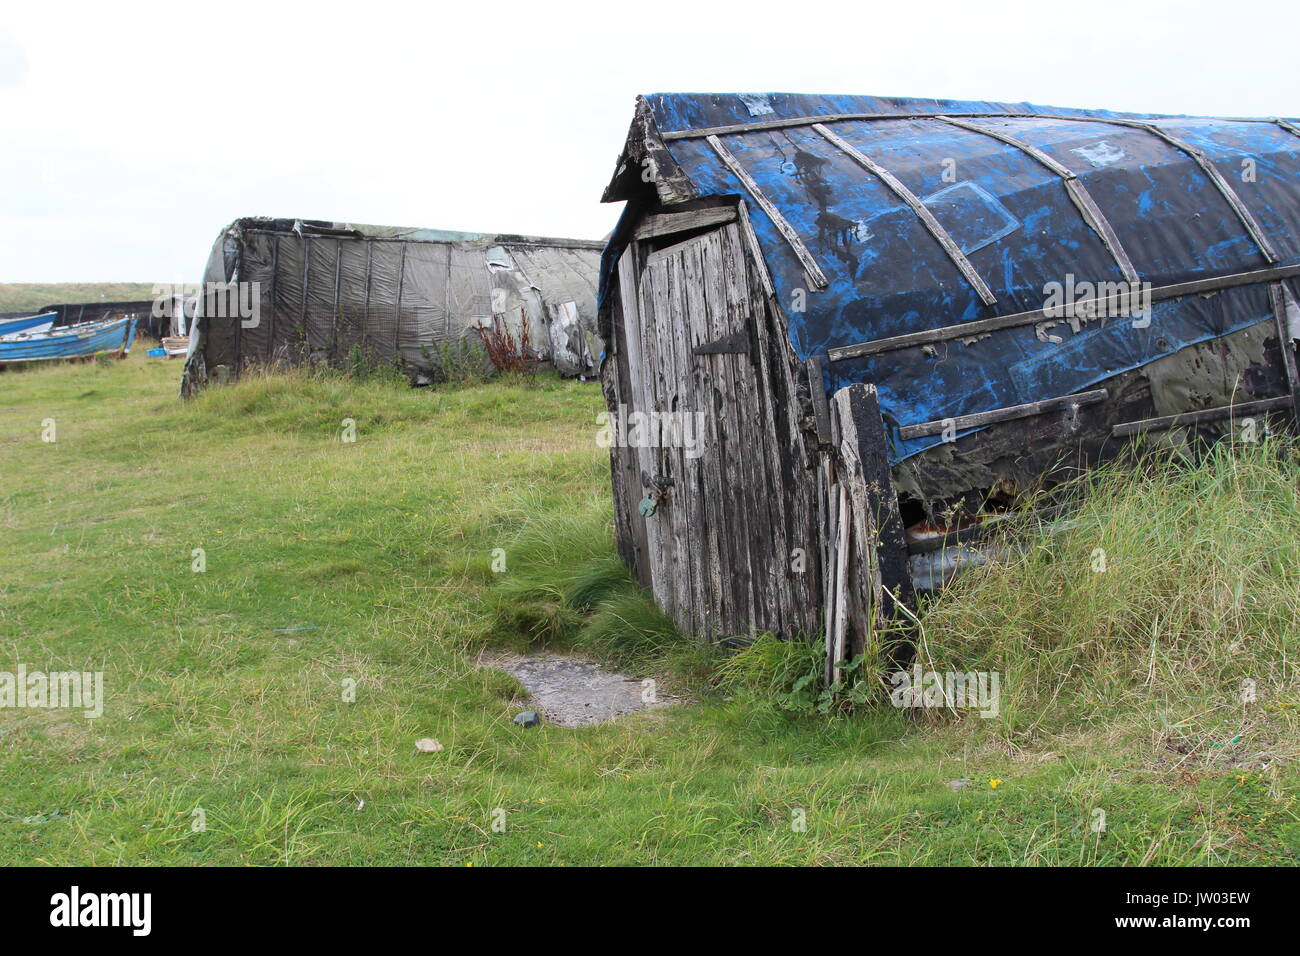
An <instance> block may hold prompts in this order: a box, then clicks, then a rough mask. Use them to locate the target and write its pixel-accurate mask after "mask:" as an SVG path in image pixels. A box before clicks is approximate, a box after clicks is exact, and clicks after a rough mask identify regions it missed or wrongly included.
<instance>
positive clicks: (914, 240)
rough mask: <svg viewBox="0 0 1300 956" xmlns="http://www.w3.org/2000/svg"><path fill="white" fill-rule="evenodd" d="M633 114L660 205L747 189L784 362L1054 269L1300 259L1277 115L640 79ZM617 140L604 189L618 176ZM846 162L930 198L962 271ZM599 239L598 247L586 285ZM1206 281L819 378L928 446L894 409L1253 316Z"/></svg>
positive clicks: (1025, 285) (983, 398) (908, 324)
mask: <svg viewBox="0 0 1300 956" xmlns="http://www.w3.org/2000/svg"><path fill="white" fill-rule="evenodd" d="M640 109H641V116H642V123H643V124H644V130H646V131H648V132H649V135H650V137H651V138H652V139H653V140H654V142H653V143H652V145H650V146H649V147H644V146H642V145H641V144H637V146H638V147H640V148H641V153H642V154H643V155H644V157H646V158H648V160H649V161H650V163H653V165H654V172H655V176H656V182H655V185H656V188H657V189H658V191H659V195H660V198H661V200H665V201H672V202H679V201H683V200H690V199H698V198H701V197H713V196H730V195H735V196H742V197H744V198H746V199H747V200H748V201H749V203H750V205H751V213H752V219H753V224H754V229H755V230H756V232H757V235H758V239H759V242H760V244H761V247H762V252H763V255H764V257H765V258H766V260H767V265H768V267H769V268H770V269H771V272H772V277H773V280H774V282H775V285H776V291H777V298H778V301H780V302H781V303H782V305H783V306H784V307H785V312H786V315H787V318H788V324H789V336H790V341H791V343H792V345H793V347H794V349H795V351H796V352H797V354H798V356H799V357H800V358H801V359H806V358H809V357H812V356H818V355H821V356H826V355H828V353H829V355H830V356H831V357H832V358H834V357H835V351H834V350H836V349H837V348H843V347H848V346H853V345H857V344H860V343H867V342H871V341H874V340H880V339H885V338H890V337H895V336H901V335H906V334H909V333H916V332H921V331H926V330H934V329H937V328H941V327H948V326H955V325H959V324H963V323H969V322H976V321H979V320H982V319H989V318H993V317H997V316H1006V315H1009V314H1016V313H1023V312H1029V311H1032V310H1036V309H1040V308H1041V307H1042V306H1043V304H1044V297H1045V295H1046V292H1045V290H1046V289H1047V288H1048V287H1049V284H1051V283H1053V282H1061V283H1063V282H1065V281H1066V279H1067V277H1069V276H1073V277H1075V279H1076V281H1078V282H1085V281H1086V282H1092V283H1097V282H1126V281H1137V282H1140V283H1149V284H1150V285H1151V286H1153V287H1163V286H1170V285H1174V284H1177V283H1184V282H1188V281H1193V280H1197V279H1204V278H1207V277H1213V276H1224V275H1229V274H1233V273H1243V272H1249V271H1252V270H1259V269H1264V268H1268V267H1280V266H1288V265H1296V264H1300V125H1297V122H1296V121H1288V120H1243V119H1208V118H1195V117H1184V116H1139V115H1136V114H1131V113H1112V112H1109V111H1105V110H1080V109H1062V108H1053V107H1040V106H1033V105H1030V104H1025V103H1018V104H1010V103H983V102H970V101H955V100H921V99H894V98H882V97H870V96H809V95H795V94H745V95H730V94H728V95H706V94H685V93H683V94H656V95H652V96H648V97H645V98H643V100H642V101H641V105H640ZM816 124H820V126H821V128H820V129H819V128H818V126H817V125H816ZM823 130H824V131H825V132H824V131H823ZM826 132H829V133H830V134H831V135H830V136H827V135H826ZM635 135H637V136H640V135H641V132H640V131H637V132H636V133H635ZM629 145H630V146H631V145H632V141H631V140H629ZM718 147H721V148H722V151H724V152H725V153H726V154H728V155H729V157H730V161H729V160H728V159H726V158H724V156H723V153H722V152H720V151H719V149H718ZM636 152H637V150H635V149H634V150H632V151H631V152H630V153H628V154H625V160H624V164H623V166H622V167H621V168H620V170H619V172H618V174H617V175H616V177H615V180H614V182H613V183H612V184H611V186H610V189H609V190H608V191H607V193H606V198H607V199H619V198H629V197H631V196H633V195H635V194H636V192H637V191H638V188H639V187H638V185H637V184H636V180H637V179H639V178H640V175H641V173H642V172H643V169H644V168H645V167H646V166H647V165H648V164H647V163H646V161H645V158H643V159H642V160H641V162H640V163H639V164H636V167H635V168H633V164H630V163H628V162H627V159H628V158H635V157H634V155H633V154H635V153H636ZM855 154H856V155H855ZM863 157H865V160H866V162H867V163H868V164H875V165H877V166H878V167H880V168H881V169H883V170H885V171H887V173H888V174H889V175H890V176H892V177H893V178H894V179H895V180H896V181H897V182H898V183H900V184H901V185H902V186H903V187H904V188H905V189H906V190H907V191H908V192H910V193H911V194H912V196H914V197H916V198H917V199H918V200H919V201H920V203H921V204H922V205H923V206H924V207H925V209H926V210H928V211H929V212H930V213H931V214H932V215H933V217H934V218H935V220H936V221H937V222H938V223H939V225H940V226H941V228H942V229H943V230H944V231H945V232H946V233H947V234H948V236H949V237H950V238H951V241H952V242H953V243H954V244H955V246H956V247H957V249H958V251H959V252H960V255H961V257H963V258H964V259H965V260H966V262H967V263H968V265H969V272H970V275H968V274H965V273H964V272H963V271H962V268H961V267H960V265H959V264H958V263H957V262H956V261H955V259H954V256H953V255H951V254H949V252H948V251H947V250H946V249H945V247H944V246H943V245H942V244H941V243H940V242H939V241H938V240H937V239H936V237H935V234H934V233H933V231H932V230H930V229H928V228H927V225H926V223H925V222H924V220H923V218H922V217H921V216H919V215H918V214H917V212H916V211H915V210H914V209H913V208H910V207H909V205H908V203H907V202H906V201H905V200H904V199H903V198H900V194H899V192H898V191H897V190H896V189H894V188H891V186H890V184H889V183H888V182H887V181H886V179H885V178H884V177H882V176H880V175H878V174H877V173H876V172H873V171H872V170H871V169H870V168H869V166H867V165H864V162H863V159H862V158H863ZM745 180H749V182H746V181H745ZM756 191H757V192H760V193H761V194H762V196H761V199H763V200H766V202H764V201H760V197H757V196H756V195H755V192H756ZM1080 197H1082V202H1081V198H1080ZM1085 204H1086V205H1085ZM633 205H634V204H629V210H628V213H627V214H628V215H633V216H634V215H637V214H639V213H638V212H637V211H636V210H635V209H634V208H633ZM773 211H775V212H776V214H777V215H778V216H779V217H780V218H781V219H782V220H783V222H781V223H778V221H777V220H776V218H775V217H774V216H773V215H772V212H773ZM1099 222H1100V224H1101V227H1100V228H1099V226H1098V223H1099ZM790 231H792V232H793V234H794V235H795V236H796V242H797V243H799V244H801V245H802V246H803V247H804V249H805V250H806V254H807V256H808V258H809V259H810V260H811V261H812V263H814V266H815V268H816V269H819V270H820V272H821V274H822V275H823V276H824V277H825V286H824V288H821V289H817V287H816V284H815V282H813V281H811V278H812V277H811V276H810V270H809V268H808V267H807V264H806V262H805V261H801V258H800V256H799V254H798V251H797V249H796V245H795V243H792V242H791V241H790V237H789V232H790ZM616 235H618V233H617V232H616ZM620 251H621V249H620V246H619V244H618V243H617V242H614V243H611V245H610V247H609V248H608V249H607V252H606V261H605V269H604V271H603V274H602V279H603V283H602V296H604V295H605V293H606V290H607V287H608V284H609V281H610V279H611V276H612V273H611V269H612V266H613V263H614V261H616V259H617V256H618V254H619V252H620ZM971 275H973V276H974V277H975V281H972V279H971ZM981 285H982V287H983V289H981ZM982 292H983V294H982ZM1217 298H1218V300H1217V301H1209V300H1198V299H1197V298H1196V297H1195V296H1193V297H1189V298H1182V299H1178V300H1175V301H1169V302H1166V303H1163V304H1161V305H1159V306H1158V307H1157V311H1156V315H1155V316H1154V321H1152V322H1150V324H1149V325H1143V326H1142V327H1141V328H1136V329H1135V328H1133V325H1132V323H1110V324H1109V325H1108V327H1100V326H1093V327H1085V328H1083V329H1082V330H1080V331H1079V332H1078V333H1075V334H1071V332H1070V331H1069V330H1066V331H1065V332H1064V338H1065V343H1066V344H1065V345H1064V347H1062V345H1061V343H1059V342H1053V341H1051V340H1050V338H1048V337H1047V336H1048V335H1055V336H1057V337H1060V336H1061V334H1062V333H1061V330H1060V329H1056V330H1050V331H1044V334H1042V335H1039V334H1037V332H1038V331H1039V330H1037V329H1036V328H1035V325H1033V324H1031V325H1029V326H1027V327H1024V328H1020V329H1017V330H1015V331H1009V332H1002V333H999V334H993V335H988V336H982V333H981V336H982V337H981V338H979V340H977V341H969V342H965V343H963V342H962V341H961V340H958V339H949V340H945V341H944V342H943V343H942V344H941V345H938V346H936V347H935V348H932V349H928V350H926V349H922V348H910V349H905V350H891V351H888V352H884V353H880V354H878V355H875V356H861V357H852V358H841V359H839V360H838V361H828V362H827V363H826V385H827V387H828V389H829V390H830V391H832V392H834V391H835V390H837V389H839V388H841V387H843V386H846V385H849V384H852V383H855V382H864V383H872V384H874V385H875V386H876V388H877V389H878V391H879V395H880V404H881V408H882V410H883V413H884V415H885V418H886V421H887V422H888V423H889V424H890V426H891V432H892V435H891V438H892V441H891V445H892V448H891V456H892V459H893V460H894V461H896V462H897V461H900V460H902V459H905V458H907V457H909V456H911V455H915V454H916V453H917V452H920V451H922V450H923V449H925V448H927V447H931V446H933V445H936V444H938V443H939V442H940V441H941V439H940V437H939V436H928V437H923V438H913V439H910V440H905V439H903V438H902V437H901V436H900V433H899V431H900V428H901V427H903V426H908V425H915V424H918V423H923V422H930V421H934V420H938V419H945V418H956V417H959V416H964V415H971V414H974V413H979V412H984V411H987V410H989V409H995V408H1000V407H1005V406H1011V405H1017V404H1021V403H1028V402H1035V401H1041V400H1044V399H1050V398H1054V397H1057V396H1060V395H1063V394H1066V393H1070V392H1075V391H1078V390H1080V389H1084V388H1087V387H1088V386H1090V385H1094V384H1096V383H1099V382H1101V381H1103V380H1105V379H1107V378H1109V377H1112V376H1114V375H1117V374H1119V373H1121V372H1124V371H1126V370H1129V369H1134V368H1138V367H1140V366H1142V365H1144V364H1146V363H1148V362H1150V361H1152V360H1154V359H1157V358H1159V357H1161V356H1166V355H1170V354H1173V353H1174V352H1176V351H1178V350H1179V349H1181V348H1184V347H1186V346H1187V345H1190V344H1193V343H1196V342H1201V341H1206V340H1208V339H1213V338H1219V337H1222V336H1225V335H1227V334H1229V333H1232V332H1235V331H1237V330H1239V329H1244V328H1246V327H1248V326H1251V325H1254V324H1256V323H1258V322H1261V321H1265V320H1267V319H1268V318H1269V317H1270V316H1271V315H1272V307H1271V305H1270V303H1269V297H1268V293H1267V290H1266V289H1265V288H1263V287H1255V288H1252V289H1243V290H1237V291H1235V292H1232V293H1225V294H1224V295H1223V296H1220V297H1217ZM1228 299H1231V301H1227V300H1228ZM796 302H798V303H799V305H800V306H802V310H800V308H798V307H792V306H793V304H794V303H796ZM1121 326H1123V327H1121Z"/></svg>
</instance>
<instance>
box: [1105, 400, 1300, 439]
mask: <svg viewBox="0 0 1300 956" xmlns="http://www.w3.org/2000/svg"><path fill="white" fill-rule="evenodd" d="M1294 403H1295V399H1294V397H1293V396H1291V395H1282V396H1279V397H1278V398H1265V399H1261V400H1260V401H1257V402H1242V403H1241V404H1240V405H1220V406H1219V407H1218V408H1205V409H1201V410H1199V411H1194V412H1180V413H1179V414H1177V415H1165V416H1163V417H1161V418H1144V419H1142V420H1141V421H1137V422H1124V423H1123V424H1120V425H1115V426H1113V427H1112V428H1111V430H1110V433H1111V435H1112V436H1114V437H1115V438H1127V437H1128V436H1130V435H1140V434H1141V433H1143V432H1158V431H1165V430H1167V429H1170V428H1177V427H1178V426H1180V425H1200V424H1203V423H1205V422H1217V421H1221V420H1223V419H1225V418H1240V417H1241V416H1243V415H1254V414H1257V413H1259V412H1272V411H1280V410H1283V409H1293V408H1294V407H1295V404H1294Z"/></svg>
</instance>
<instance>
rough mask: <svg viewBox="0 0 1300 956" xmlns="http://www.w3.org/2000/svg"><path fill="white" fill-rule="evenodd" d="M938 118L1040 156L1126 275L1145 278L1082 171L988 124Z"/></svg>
mask: <svg viewBox="0 0 1300 956" xmlns="http://www.w3.org/2000/svg"><path fill="white" fill-rule="evenodd" d="M935 119H936V120H939V121H940V122H943V123H948V124H949V125H951V126H956V127H958V128H960V129H964V130H969V131H970V132H972V133H980V134H981V135H983V136H990V137H992V138H993V139H996V140H998V141H999V142H1002V143H1006V144H1007V145H1008V146H1014V147H1015V148H1016V149H1018V150H1020V151H1021V152H1023V153H1024V154H1025V155H1026V156H1029V157H1031V158H1033V159H1036V160H1037V161H1038V162H1039V163H1041V164H1042V165H1044V166H1046V167H1047V168H1048V169H1050V170H1051V171H1052V172H1054V173H1056V175H1058V176H1060V177H1061V180H1062V183H1063V185H1064V186H1065V191H1066V193H1067V194H1069V197H1070V201H1071V202H1073V203H1074V205H1075V208H1076V209H1078V210H1079V214H1080V215H1081V216H1083V219H1084V221H1085V222H1086V223H1087V224H1088V225H1089V226H1090V227H1091V228H1092V231H1093V232H1095V233H1096V234H1097V237H1098V238H1099V239H1101V242H1102V245H1104V246H1105V247H1106V249H1107V250H1109V252H1110V254H1111V257H1112V258H1114V260H1115V264H1116V265H1117V266H1119V270H1120V272H1122V273H1123V274H1124V278H1125V279H1127V280H1128V281H1129V282H1140V281H1141V277H1140V276H1139V275H1138V272H1137V269H1136V268H1135V267H1134V266H1133V260H1132V259H1130V258H1129V255H1128V253H1127V252H1126V251H1125V250H1124V246H1123V244H1122V243H1121V242H1120V239H1119V235H1118V234H1117V233H1116V232H1115V229H1114V227H1113V226H1111V224H1110V220H1108V219H1107V218H1106V216H1105V214H1104V213H1103V212H1102V211H1101V208H1100V207H1099V206H1098V205H1097V203H1096V201H1095V200H1094V199H1093V198H1092V194H1091V193H1089V192H1088V189H1087V187H1086V186H1084V184H1083V182H1082V180H1080V179H1079V174H1078V173H1076V172H1075V171H1074V170H1073V169H1071V168H1070V167H1068V166H1066V165H1065V164H1063V163H1061V162H1059V161H1057V160H1056V159H1053V158H1052V157H1051V156H1049V155H1048V154H1047V153H1045V152H1044V151H1043V150H1041V149H1039V148H1038V147H1037V146H1034V145H1032V144H1030V143H1026V142H1025V141H1024V140H1022V139H1017V138H1016V137H1014V136H1011V135H1009V134H1007V133H1003V132H1001V131H999V130H992V129H987V128H986V127H983V126H979V125H977V124H976V123H972V122H969V121H967V120H963V119H956V118H954V117H951V116H936V117H935Z"/></svg>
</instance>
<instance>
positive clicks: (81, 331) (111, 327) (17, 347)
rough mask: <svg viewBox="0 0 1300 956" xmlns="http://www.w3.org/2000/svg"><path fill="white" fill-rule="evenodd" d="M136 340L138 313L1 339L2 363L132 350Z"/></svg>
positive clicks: (0, 361)
mask: <svg viewBox="0 0 1300 956" xmlns="http://www.w3.org/2000/svg"><path fill="white" fill-rule="evenodd" d="M134 340H135V318H134V317H127V318H125V319H119V320H117V321H116V322H107V323H103V324H95V325H91V326H88V327H84V328H82V327H78V326H72V327H70V328H67V329H60V330H58V331H57V332H54V333H45V334H41V335H33V336H30V337H27V338H21V339H15V340H13V341H9V342H0V365H5V364H9V363H12V362H39V361H50V360H58V359H70V358H80V357H83V356H87V355H94V354H95V353H96V352H121V353H123V354H125V353H126V352H129V351H130V350H131V343H132V342H133V341H134Z"/></svg>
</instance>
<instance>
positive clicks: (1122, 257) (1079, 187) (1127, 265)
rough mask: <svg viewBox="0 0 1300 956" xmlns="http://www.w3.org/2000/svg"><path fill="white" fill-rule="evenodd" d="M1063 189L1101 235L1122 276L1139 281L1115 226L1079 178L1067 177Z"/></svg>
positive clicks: (1135, 269)
mask: <svg viewBox="0 0 1300 956" xmlns="http://www.w3.org/2000/svg"><path fill="white" fill-rule="evenodd" d="M1065 191H1066V192H1068V193H1069V194H1070V199H1072V200H1073V201H1074V204H1075V205H1076V206H1078V207H1079V212H1080V213H1082V214H1083V218H1084V219H1086V220H1087V222H1088V225H1090V226H1091V227H1092V228H1093V230H1094V231H1095V232H1096V233H1097V235H1098V236H1100V237H1101V241H1102V243H1103V244H1104V245H1105V246H1106V248H1107V249H1109V250H1110V254H1111V256H1112V257H1113V258H1114V259H1115V264H1116V265H1117V266H1119V268H1120V271H1121V272H1123V273H1124V278H1125V279H1126V280H1127V281H1129V282H1141V281H1142V277H1141V276H1140V275H1138V271H1137V267H1136V266H1134V265H1133V260H1132V259H1130V258H1129V254H1128V252H1127V251H1126V250H1125V249H1124V244H1123V243H1121V242H1120V239H1119V233H1117V232H1116V231H1115V227H1114V226H1112V225H1111V224H1110V220H1109V219H1107V218H1106V215H1105V213H1103V212H1102V211H1101V207H1100V206H1098V205H1097V202H1096V200H1094V199H1093V198H1092V193H1090V192H1088V188H1087V187H1086V186H1084V184H1083V180H1081V179H1067V180H1066V181H1065Z"/></svg>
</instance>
